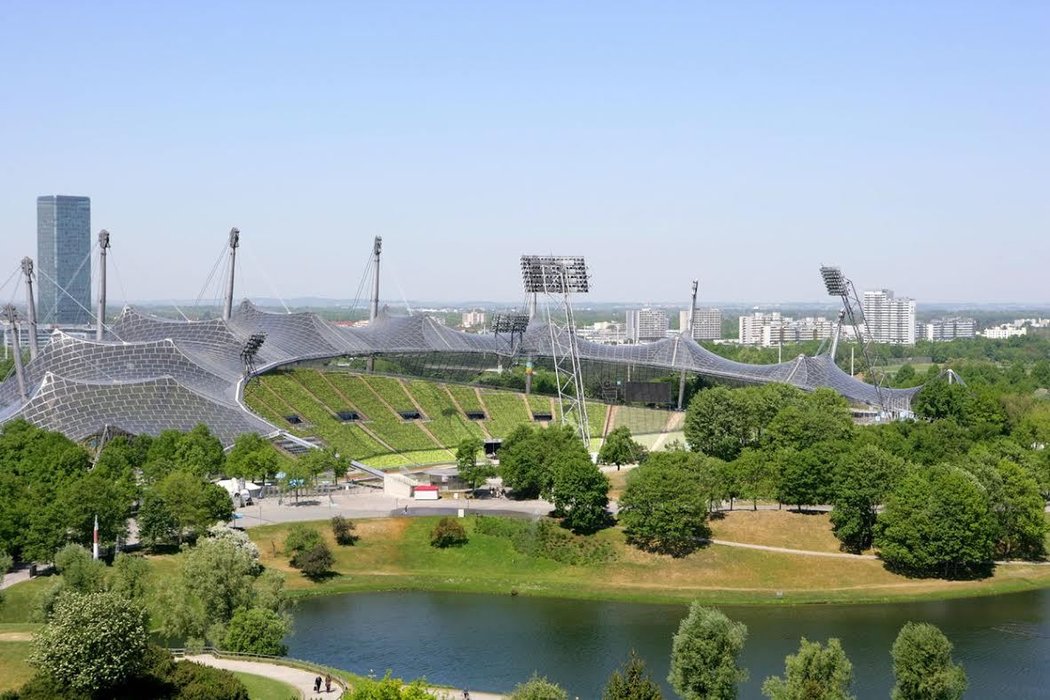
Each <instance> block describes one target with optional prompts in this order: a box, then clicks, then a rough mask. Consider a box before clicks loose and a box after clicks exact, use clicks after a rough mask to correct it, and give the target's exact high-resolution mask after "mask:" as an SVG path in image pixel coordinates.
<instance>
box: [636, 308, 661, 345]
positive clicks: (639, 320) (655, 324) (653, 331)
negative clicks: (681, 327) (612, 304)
mask: <svg viewBox="0 0 1050 700" xmlns="http://www.w3.org/2000/svg"><path fill="white" fill-rule="evenodd" d="M626 326H627V333H626V335H627V342H630V343H650V342H652V341H654V340H660V339H661V338H666V337H667V331H668V329H669V328H670V327H671V321H670V319H669V318H668V317H667V312H666V311H664V310H663V309H649V308H645V309H629V310H628V311H627V324H626Z"/></svg>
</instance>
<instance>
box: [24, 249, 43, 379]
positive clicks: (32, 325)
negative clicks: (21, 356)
mask: <svg viewBox="0 0 1050 700" xmlns="http://www.w3.org/2000/svg"><path fill="white" fill-rule="evenodd" d="M22 274H23V275H24V276H25V278H26V321H27V322H28V323H29V359H31V360H32V359H34V358H35V357H36V353H37V351H38V350H39V348H38V347H37V340H36V299H35V298H34V297H33V259H32V258H28V257H27V258H22Z"/></svg>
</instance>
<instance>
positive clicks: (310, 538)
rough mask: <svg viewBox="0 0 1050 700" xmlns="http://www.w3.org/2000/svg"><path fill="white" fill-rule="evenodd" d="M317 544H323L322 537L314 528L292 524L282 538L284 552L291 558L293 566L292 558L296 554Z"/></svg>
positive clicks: (293, 558)
mask: <svg viewBox="0 0 1050 700" xmlns="http://www.w3.org/2000/svg"><path fill="white" fill-rule="evenodd" d="M319 544H324V539H323V538H322V537H321V533H320V532H318V531H317V530H316V529H315V528H312V527H307V526H306V525H293V526H292V528H291V529H290V530H289V531H288V535H287V537H285V538H284V553H285V554H287V555H288V558H289V559H291V560H292V566H295V565H296V564H295V561H294V560H295V557H296V555H297V554H301V553H302V552H305V551H307V550H310V549H313V548H314V547H316V546H317V545H319Z"/></svg>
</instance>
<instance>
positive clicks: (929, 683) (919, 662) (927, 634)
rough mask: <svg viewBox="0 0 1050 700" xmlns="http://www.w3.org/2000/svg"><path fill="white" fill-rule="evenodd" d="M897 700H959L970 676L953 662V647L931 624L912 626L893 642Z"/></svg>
mask: <svg viewBox="0 0 1050 700" xmlns="http://www.w3.org/2000/svg"><path fill="white" fill-rule="evenodd" d="M891 655H892V657H893V677H894V680H895V683H894V685H893V693H892V697H893V700H959V698H961V697H962V696H963V693H965V692H966V685H967V683H966V672H965V671H964V670H963V668H962V666H960V665H958V664H956V663H955V662H953V661H952V643H951V642H950V641H948V638H947V637H945V636H944V633H943V632H941V631H940V630H939V629H937V627H935V626H934V625H931V624H929V623H927V622H909V623H907V624H905V625H904V627H902V628H901V631H900V634H898V635H897V639H896V640H895V641H894V642H893V650H892V651H891Z"/></svg>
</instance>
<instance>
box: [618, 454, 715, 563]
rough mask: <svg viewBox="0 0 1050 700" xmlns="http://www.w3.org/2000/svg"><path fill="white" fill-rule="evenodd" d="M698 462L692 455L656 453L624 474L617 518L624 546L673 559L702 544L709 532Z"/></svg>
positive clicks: (707, 494) (708, 497) (705, 494)
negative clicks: (625, 484) (625, 537)
mask: <svg viewBox="0 0 1050 700" xmlns="http://www.w3.org/2000/svg"><path fill="white" fill-rule="evenodd" d="M703 459H704V458H703V457H702V456H700V455H697V454H695V453H693V452H656V453H653V454H652V455H650V456H649V459H647V460H646V462H645V464H643V465H642V466H640V467H638V468H637V469H634V470H633V471H631V472H630V474H628V475H627V487H626V489H624V492H623V496H621V498H620V512H619V518H620V522H621V524H623V528H624V533H625V534H626V535H627V539H628V541H629V542H632V543H633V544H636V545H638V546H639V547H641V548H642V549H647V550H650V551H654V552H660V553H663V554H671V555H673V556H685V555H686V554H689V553H690V552H692V551H694V550H695V549H696V548H698V547H699V546H700V545H701V544H702V543H703V541H704V540H705V539H706V538H707V537H708V536H709V535H710V533H711V531H710V529H709V528H708V526H707V517H708V505H709V503H710V501H711V493H710V491H709V489H708V488H707V487H706V486H705V484H704V481H703V478H702V476H701V474H700V470H701V469H702V465H701V463H702V461H703Z"/></svg>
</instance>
